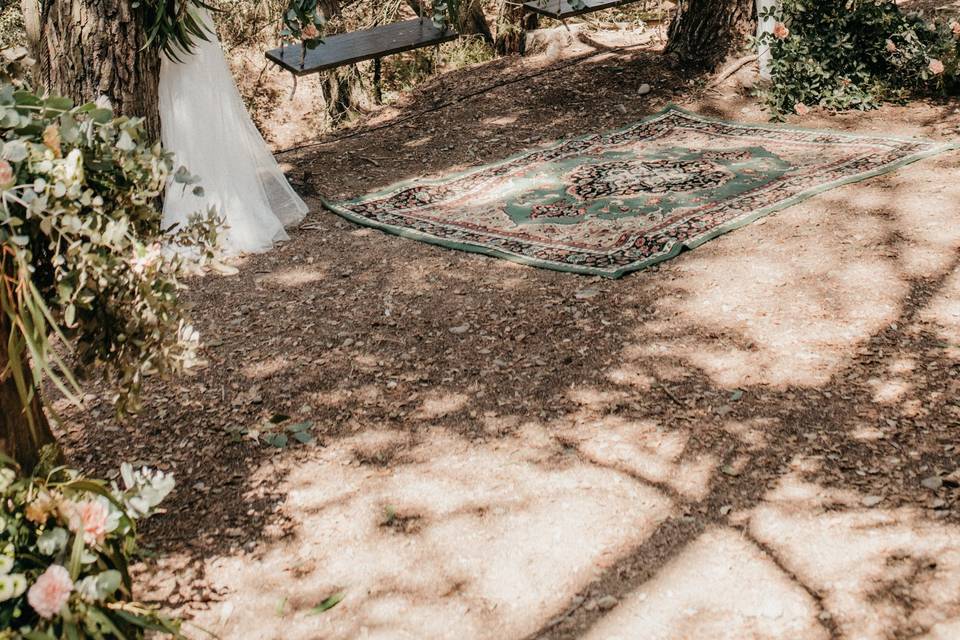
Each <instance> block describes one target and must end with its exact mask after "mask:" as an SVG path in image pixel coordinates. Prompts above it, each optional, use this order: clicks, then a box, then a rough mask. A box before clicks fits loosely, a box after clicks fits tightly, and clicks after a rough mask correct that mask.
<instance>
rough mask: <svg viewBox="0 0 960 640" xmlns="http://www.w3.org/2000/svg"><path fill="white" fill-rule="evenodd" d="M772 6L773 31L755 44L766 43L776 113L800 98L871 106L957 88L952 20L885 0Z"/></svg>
mask: <svg viewBox="0 0 960 640" xmlns="http://www.w3.org/2000/svg"><path fill="white" fill-rule="evenodd" d="M772 11H773V14H774V16H775V17H776V19H777V20H778V25H777V30H776V33H774V34H765V35H764V36H762V37H761V38H760V40H759V42H758V43H757V44H758V46H760V47H767V46H769V47H770V49H771V54H772V57H773V60H772V63H771V75H772V82H771V84H770V86H769V87H767V88H766V89H765V90H764V92H763V97H764V99H765V101H766V103H767V105H768V106H769V107H770V108H771V110H772V111H773V112H774V114H775V115H776V116H781V115H782V114H784V113H790V112H793V111H795V110H796V109H797V107H798V106H799V105H806V106H821V107H824V108H826V109H832V110H843V109H872V108H875V107H876V106H878V105H879V104H880V103H881V102H883V101H886V100H902V99H904V98H906V97H908V96H910V95H917V94H926V95H935V94H944V93H951V92H955V91H956V90H957V88H958V80H957V78H958V70H960V69H958V67H960V60H958V37H960V25H957V24H956V23H951V24H940V23H934V22H926V21H924V20H923V19H922V18H921V17H920V16H919V15H916V14H911V15H907V14H904V13H903V12H902V11H901V10H900V8H899V7H898V6H897V5H896V3H895V2H893V1H892V0H822V1H818V2H815V3H814V2H810V1H809V0H783V2H782V6H781V7H780V9H774V10H772ZM801 110H802V107H801Z"/></svg>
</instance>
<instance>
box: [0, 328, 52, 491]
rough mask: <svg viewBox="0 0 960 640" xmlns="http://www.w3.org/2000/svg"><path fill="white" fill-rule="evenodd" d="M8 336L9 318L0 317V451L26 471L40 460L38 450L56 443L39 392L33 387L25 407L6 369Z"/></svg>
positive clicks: (29, 470) (28, 471) (39, 451)
mask: <svg viewBox="0 0 960 640" xmlns="http://www.w3.org/2000/svg"><path fill="white" fill-rule="evenodd" d="M9 337H10V325H9V321H8V320H7V318H6V317H0V450H2V451H3V453H5V454H7V455H8V456H10V457H11V458H13V459H14V460H16V461H17V463H18V464H19V465H20V468H21V469H23V471H24V472H25V473H30V472H31V471H32V470H33V468H34V467H35V466H36V465H37V463H38V462H39V461H40V453H41V449H42V448H43V447H44V446H47V445H56V440H55V439H54V437H53V432H52V431H51V430H50V423H49V422H48V421H47V417H46V415H45V414H44V413H43V409H42V408H41V405H40V394H39V392H37V391H36V390H34V394H33V400H32V401H31V402H30V404H29V405H28V406H26V407H25V406H24V405H23V401H22V400H21V399H20V394H19V393H18V392H17V385H16V382H14V380H13V376H11V375H10V374H9V372H7V371H6V369H7V364H8V357H9V356H8V354H7V340H8V338H9ZM31 419H32V420H33V426H32V427H31V424H30V421H31Z"/></svg>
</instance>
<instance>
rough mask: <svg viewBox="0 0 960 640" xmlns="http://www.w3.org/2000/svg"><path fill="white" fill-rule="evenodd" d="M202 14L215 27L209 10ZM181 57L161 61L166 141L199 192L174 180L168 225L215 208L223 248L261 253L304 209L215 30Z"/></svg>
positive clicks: (168, 198)
mask: <svg viewBox="0 0 960 640" xmlns="http://www.w3.org/2000/svg"><path fill="white" fill-rule="evenodd" d="M204 19H205V20H206V21H207V22H208V24H210V25H212V24H213V22H212V20H211V19H210V16H209V14H204ZM181 58H182V59H183V62H174V61H171V60H167V59H164V60H163V62H162V66H161V70H160V121H161V130H162V136H161V137H162V140H163V145H164V147H166V148H167V149H168V150H170V151H173V153H174V154H175V155H176V160H177V164H178V165H183V166H185V167H187V169H188V170H189V171H190V172H191V173H192V174H194V175H197V176H199V177H200V179H201V184H202V186H203V189H204V194H203V196H202V197H197V196H195V195H193V193H192V190H191V189H190V188H189V187H188V188H187V189H184V188H183V186H182V185H176V184H173V183H171V184H170V185H169V186H168V188H167V194H166V200H165V202H164V207H163V222H164V224H165V225H166V226H172V225H179V224H183V223H185V222H186V221H187V220H188V218H189V217H190V216H191V215H192V214H194V213H196V212H197V211H206V210H207V209H209V208H210V207H211V206H213V207H216V209H217V210H218V212H219V214H220V216H221V217H222V218H223V219H224V220H225V221H226V225H227V229H226V230H225V232H224V233H223V234H222V237H221V244H220V247H219V249H220V251H221V252H223V253H224V254H227V255H234V254H238V253H251V252H260V251H266V250H268V249H270V248H271V247H272V246H273V244H274V243H275V242H278V241H282V240H286V239H288V237H287V234H286V231H285V227H288V226H290V225H293V224H296V223H297V222H299V221H300V220H302V219H303V217H304V216H305V215H306V213H307V206H306V204H304V202H303V200H301V199H300V197H299V196H298V195H297V194H296V192H295V191H294V190H293V188H292V187H291V186H290V185H289V183H288V182H287V179H286V177H285V176H284V175H283V172H282V171H281V170H280V167H279V166H278V165H277V161H276V160H275V159H274V157H273V154H271V153H270V149H269V148H268V147H267V144H266V142H264V140H263V137H262V136H261V135H260V132H259V131H257V128H256V126H254V124H253V121H252V120H251V119H250V114H249V113H247V109H246V107H245V106H244V104H243V100H242V99H241V97H240V93H239V91H238V90H237V86H236V84H235V82H234V80H233V76H232V75H231V74H230V69H229V67H228V66H227V62H226V59H225V58H224V55H223V49H222V48H221V47H220V42H219V41H218V40H217V38H216V36H215V35H212V34H211V35H210V40H209V41H201V42H199V43H197V46H196V47H195V49H194V50H193V52H192V53H190V54H183V55H182V56H181Z"/></svg>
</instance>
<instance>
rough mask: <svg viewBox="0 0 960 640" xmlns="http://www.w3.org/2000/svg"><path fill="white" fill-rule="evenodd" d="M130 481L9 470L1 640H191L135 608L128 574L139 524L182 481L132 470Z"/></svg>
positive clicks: (0, 557) (0, 521)
mask: <svg viewBox="0 0 960 640" xmlns="http://www.w3.org/2000/svg"><path fill="white" fill-rule="evenodd" d="M120 476H121V485H119V486H118V485H117V484H116V483H112V484H111V485H110V486H108V485H107V484H106V483H103V482H100V481H95V480H88V479H85V478H83V477H82V476H81V475H80V474H79V473H77V472H76V471H73V470H70V469H67V468H63V467H60V468H56V469H54V470H52V471H51V472H50V473H49V474H47V475H46V476H44V477H21V476H19V475H18V473H17V471H16V468H15V467H14V465H13V463H12V462H11V461H10V460H9V459H2V460H0V499H2V504H0V527H2V530H0V629H2V631H0V639H2V640H14V639H21V638H22V639H24V640H55V639H57V638H65V639H73V638H76V639H79V638H108V637H113V638H142V637H143V636H144V632H145V630H148V629H150V630H156V631H162V632H164V633H167V634H169V635H172V636H173V637H174V638H182V637H183V636H182V635H181V634H180V623H179V622H177V621H175V620H170V619H167V618H165V617H163V616H162V615H160V614H159V613H158V612H157V611H156V610H155V609H152V608H150V607H147V606H145V605H143V604H139V603H136V602H134V601H133V600H132V593H131V581H130V575H129V572H128V567H127V564H128V562H129V560H130V558H131V557H133V556H134V555H135V553H136V550H137V546H136V524H137V521H139V520H142V519H144V518H147V517H149V516H150V515H152V514H153V513H154V512H155V511H156V509H157V506H158V505H159V504H160V502H161V501H162V500H163V499H164V498H165V497H166V496H167V495H168V494H169V493H170V491H171V490H172V489H173V487H174V481H173V478H172V477H171V476H169V475H166V474H164V473H163V472H160V471H153V470H150V469H147V468H144V469H140V470H135V469H133V468H132V467H131V466H130V465H129V464H124V465H122V466H121V469H120Z"/></svg>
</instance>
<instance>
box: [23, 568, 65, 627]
mask: <svg viewBox="0 0 960 640" xmlns="http://www.w3.org/2000/svg"><path fill="white" fill-rule="evenodd" d="M71 591H73V580H71V579H70V572H69V571H67V570H66V568H64V567H63V566H61V565H59V564H52V565H50V566H49V567H47V570H46V571H44V572H43V574H41V575H40V577H39V578H37V581H36V582H34V583H33V586H32V587H30V590H29V591H28V592H27V602H29V603H30V606H31V607H33V610H34V611H36V612H37V613H38V614H39V615H40V617H41V618H46V619H47V620H49V619H50V618H52V617H53V616H55V615H57V614H58V613H60V610H61V609H63V605H65V604H67V600H69V599H70V592H71Z"/></svg>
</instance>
